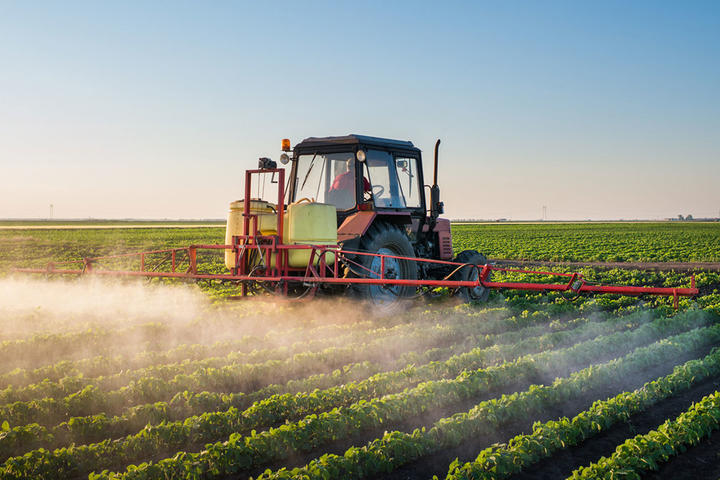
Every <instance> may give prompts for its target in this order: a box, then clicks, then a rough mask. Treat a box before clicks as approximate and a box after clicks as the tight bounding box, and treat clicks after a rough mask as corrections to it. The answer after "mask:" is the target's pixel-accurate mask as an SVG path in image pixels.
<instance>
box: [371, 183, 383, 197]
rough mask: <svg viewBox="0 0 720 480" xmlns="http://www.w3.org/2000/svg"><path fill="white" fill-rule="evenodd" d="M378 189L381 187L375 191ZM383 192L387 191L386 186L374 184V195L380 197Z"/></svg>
mask: <svg viewBox="0 0 720 480" xmlns="http://www.w3.org/2000/svg"><path fill="white" fill-rule="evenodd" d="M376 189H379V190H378V191H377V192H376V191H375V190H376ZM383 193H385V187H383V186H382V185H373V186H372V194H373V197H379V196H380V195H382V194H383Z"/></svg>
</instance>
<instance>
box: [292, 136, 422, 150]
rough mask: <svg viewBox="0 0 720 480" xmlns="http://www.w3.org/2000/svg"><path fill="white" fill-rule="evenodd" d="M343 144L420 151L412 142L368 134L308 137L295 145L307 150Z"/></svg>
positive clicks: (297, 147) (298, 148)
mask: <svg viewBox="0 0 720 480" xmlns="http://www.w3.org/2000/svg"><path fill="white" fill-rule="evenodd" d="M343 145H367V146H370V147H383V148H387V149H398V150H414V151H420V149H419V148H417V147H415V145H413V144H412V142H409V141H405V140H393V139H390V138H380V137H370V136H367V135H355V134H351V135H345V136H342V137H308V138H306V139H305V140H303V141H302V142H300V143H298V144H297V145H295V149H296V150H307V149H313V148H318V147H335V146H343Z"/></svg>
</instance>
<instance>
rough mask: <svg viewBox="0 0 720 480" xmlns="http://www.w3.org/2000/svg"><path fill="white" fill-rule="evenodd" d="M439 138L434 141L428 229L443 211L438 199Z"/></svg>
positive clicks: (441, 203)
mask: <svg viewBox="0 0 720 480" xmlns="http://www.w3.org/2000/svg"><path fill="white" fill-rule="evenodd" d="M439 149H440V139H439V138H438V141H437V142H435V165H434V168H433V185H432V187H430V219H431V220H430V223H431V225H430V229H431V230H432V228H433V227H434V226H435V220H437V218H438V217H439V216H440V215H441V214H442V213H443V212H444V211H445V208H444V205H443V202H441V201H440V187H438V183H437V182H438V180H437V177H438V150H439Z"/></svg>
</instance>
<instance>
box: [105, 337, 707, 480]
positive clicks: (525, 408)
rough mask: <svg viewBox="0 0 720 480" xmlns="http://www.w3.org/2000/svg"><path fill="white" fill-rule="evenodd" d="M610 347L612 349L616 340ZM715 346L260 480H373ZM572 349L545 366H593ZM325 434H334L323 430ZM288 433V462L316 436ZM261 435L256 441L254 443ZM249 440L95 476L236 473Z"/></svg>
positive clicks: (606, 373) (688, 341)
mask: <svg viewBox="0 0 720 480" xmlns="http://www.w3.org/2000/svg"><path fill="white" fill-rule="evenodd" d="M666 325H667V326H668V327H669V326H670V325H669V324H666ZM655 327H657V326H655ZM642 328H644V327H642ZM634 333H635V332H627V333H624V334H615V335H612V336H611V337H620V336H632V335H633V334H634ZM614 341H616V342H617V338H616V339H614ZM718 341H720V326H718V325H716V326H712V327H705V328H700V329H697V330H693V331H691V332H687V333H683V334H680V335H677V336H674V337H671V338H669V339H666V340H662V341H659V342H656V343H654V344H652V345H650V346H648V347H643V348H638V349H636V350H635V351H634V352H632V353H630V354H628V355H626V356H625V357H622V358H619V359H616V360H612V361H610V362H608V363H606V364H602V365H592V366H590V367H588V368H585V369H583V370H581V371H579V372H575V373H573V374H571V375H570V376H569V377H565V378H556V379H555V381H554V382H553V383H552V384H551V385H544V386H538V385H533V386H531V387H530V388H529V389H528V390H526V391H524V392H520V393H513V394H511V395H503V396H502V397H500V398H498V399H491V400H487V401H483V402H481V403H479V404H478V405H476V406H475V407H473V408H472V409H471V410H469V411H468V412H466V413H459V414H455V415H453V416H452V417H449V418H444V419H441V420H439V421H438V422H436V423H435V425H434V426H433V427H432V428H431V429H429V430H425V429H424V428H423V429H416V430H414V431H413V432H412V433H402V432H397V431H394V432H389V433H386V434H385V435H384V436H383V437H382V438H379V439H376V440H374V441H373V442H371V443H369V444H368V445H367V446H365V447H361V448H358V447H351V448H350V449H348V450H347V451H346V452H345V454H344V455H334V454H325V455H323V456H322V457H320V458H318V459H316V460H313V461H312V462H310V463H309V464H308V465H306V466H305V467H301V468H295V469H292V470H287V469H281V470H279V471H277V472H270V471H267V472H265V473H264V474H263V475H262V476H261V477H259V479H264V480H269V479H288V478H302V479H306V480H307V479H322V478H343V479H351V478H361V477H363V476H365V477H372V476H373V475H377V474H380V473H383V472H389V471H391V470H393V469H396V468H398V467H399V466H401V465H404V464H407V463H410V462H413V461H415V460H417V459H418V458H420V457H422V456H425V455H429V454H432V453H434V452H437V451H439V450H442V449H446V448H453V447H457V446H458V445H460V444H462V443H463V442H464V441H467V440H469V439H473V438H479V437H480V438H481V437H483V436H488V435H490V434H492V432H493V431H495V430H497V429H502V428H503V427H504V426H507V425H508V424H510V423H512V422H513V421H521V420H523V419H527V418H528V417H530V416H533V415H540V414H542V412H543V411H546V410H547V409H548V408H554V407H556V406H557V405H561V404H563V403H565V402H567V401H570V400H571V399H573V398H577V397H578V396H580V395H581V394H587V393H588V392H590V391H594V390H596V389H602V388H607V387H610V386H612V385H613V384H614V383H616V382H617V378H618V377H621V376H622V377H625V376H633V375H634V376H637V375H639V374H640V373H641V372H642V371H643V370H644V369H647V368H649V367H651V366H655V365H658V364H663V363H668V362H671V361H672V359H673V358H677V356H679V355H683V354H686V353H688V352H691V351H696V350H697V349H698V348H702V347H707V346H710V345H713V344H715V343H717V342H718ZM600 343H601V342H597V343H596V346H600ZM576 347H579V348H576ZM576 347H572V348H570V349H568V350H567V351H566V352H564V355H563V356H562V357H560V355H558V353H556V352H555V353H554V355H553V354H552V353H551V354H550V355H553V358H552V360H553V363H552V364H551V365H549V366H551V367H552V366H554V368H561V367H565V368H572V367H571V366H572V365H579V364H581V363H588V362H589V361H591V360H589V356H590V355H591V353H594V354H595V355H598V353H599V352H590V349H588V348H587V347H586V346H585V345H577V346H576ZM613 347H615V348H617V346H616V344H615V345H613V344H608V345H604V348H606V349H607V348H610V349H612V348H613ZM593 350H594V349H593ZM546 358H547V357H546ZM522 360H523V359H521V361H522ZM528 368H531V367H528ZM472 375H473V374H469V375H468V378H472ZM444 390H445V389H442V390H441V389H439V388H437V389H435V390H434V391H432V392H428V397H426V398H425V405H424V406H425V407H426V408H433V407H434V406H436V405H437V403H436V400H435V399H436V398H438V397H443V396H445V395H447V393H446V391H444ZM409 404H410V401H408V402H407V405H408V407H409ZM408 407H406V408H408ZM410 408H411V407H410ZM356 421H357V420H356ZM365 423H369V422H365ZM281 428H282V427H281ZM325 428H331V427H330V426H329V425H327V426H325ZM271 432H272V431H271ZM264 433H265V432H263V434H264ZM292 433H294V432H292V431H289V432H286V435H285V437H284V438H282V439H278V441H279V442H283V443H281V445H282V448H281V447H280V446H278V447H275V449H274V451H273V454H274V455H287V452H288V450H290V449H291V448H293V447H294V448H297V449H303V447H301V444H300V443H298V444H292V443H290V442H295V441H299V440H303V441H306V442H307V441H310V439H312V438H314V435H316V433H315V432H313V434H314V435H313V436H311V437H310V438H304V437H301V438H298V436H299V435H297V434H296V435H292ZM263 434H259V436H262V435H263ZM252 440H254V437H249V438H247V439H245V440H244V441H243V439H242V438H235V437H231V438H230V440H229V441H228V442H225V443H222V444H215V445H212V446H208V447H207V448H208V449H207V450H206V451H204V452H202V453H200V454H187V453H186V454H178V455H176V456H175V457H173V458H172V459H166V460H162V461H160V462H158V463H157V464H143V465H140V466H138V467H133V468H128V470H127V472H125V474H123V475H113V474H105V476H104V477H102V476H96V477H95V478H115V479H118V478H124V479H133V480H139V479H149V478H165V477H163V475H168V476H173V475H176V476H177V477H184V476H186V475H187V476H188V477H191V478H192V475H195V474H197V475H198V476H201V475H204V476H205V477H213V476H215V475H217V474H224V473H230V472H235V471H238V470H240V469H242V468H246V465H247V463H248V461H247V460H246V459H245V455H243V454H242V453H241V452H242V451H243V448H245V447H246V446H247V445H249V444H250V442H251V441H252ZM270 446H271V444H269V443H268V442H267V441H266V442H265V444H263V449H265V448H270Z"/></svg>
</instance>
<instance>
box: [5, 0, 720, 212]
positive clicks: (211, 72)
mask: <svg viewBox="0 0 720 480" xmlns="http://www.w3.org/2000/svg"><path fill="white" fill-rule="evenodd" d="M349 133H358V134H366V135H373V136H380V137H388V138H396V139H401V140H410V141H412V142H413V143H414V144H415V145H417V146H418V147H420V148H421V149H422V150H423V152H424V158H425V162H426V166H425V170H426V172H428V173H429V172H431V167H432V165H431V160H432V148H433V145H434V143H435V140H436V139H438V138H440V139H442V144H441V148H440V173H439V183H440V188H441V196H442V199H443V200H444V201H445V209H446V215H445V216H447V217H448V218H454V219H457V218H483V219H492V218H508V219H515V220H518V219H538V218H540V217H541V215H542V207H543V206H546V207H547V218H548V219H550V220H553V219H621V218H622V219H634V218H640V219H656V218H665V217H674V216H677V215H678V214H683V215H686V214H692V215H693V216H695V217H710V216H712V217H717V216H719V215H720V2H716V1H710V2H700V1H688V2H663V1H647V2H645V1H634V2H627V1H604V2H589V1H567V2H564V1H548V2H538V1H528V2H522V1H511V2H499V1H497V2H480V1H478V2H454V1H446V2H401V1H397V2H396V1H393V2H388V1H370V2H342V1H336V2H320V1H313V2H281V1H277V0H276V1H273V2H241V1H235V2H228V1H214V2H183V1H172V2H171V1H123V2H119V1H117V2H111V1H105V2H96V1H88V2H81V1H70V0H68V1H65V2H57V1H47V2H43V1H34V2H24V1H20V0H17V1H4V0H0V218H46V217H48V216H49V206H50V205H51V204H52V205H53V206H54V212H53V213H54V216H55V218H172V219H183V218H187V219H190V218H224V216H225V215H226V211H227V206H228V203H229V202H230V201H232V200H235V199H238V198H240V197H241V196H242V192H243V181H244V171H245V170H246V169H248V168H254V167H256V165H257V159H258V157H263V156H267V157H271V158H273V159H275V160H277V159H278V157H279V155H280V153H281V151H280V140H281V139H282V138H290V139H291V141H292V143H293V144H295V143H298V142H299V141H301V140H302V139H303V138H306V137H309V136H330V135H345V134H349ZM426 176H427V175H426Z"/></svg>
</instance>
